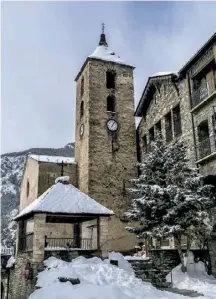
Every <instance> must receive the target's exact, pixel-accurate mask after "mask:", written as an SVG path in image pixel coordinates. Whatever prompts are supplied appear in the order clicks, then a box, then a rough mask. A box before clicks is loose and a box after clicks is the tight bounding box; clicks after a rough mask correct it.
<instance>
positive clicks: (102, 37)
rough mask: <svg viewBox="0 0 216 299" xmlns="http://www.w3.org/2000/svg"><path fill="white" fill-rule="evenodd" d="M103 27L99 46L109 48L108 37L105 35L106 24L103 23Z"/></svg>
mask: <svg viewBox="0 0 216 299" xmlns="http://www.w3.org/2000/svg"><path fill="white" fill-rule="evenodd" d="M101 26H102V30H101V35H100V41H99V46H105V47H108V44H107V42H106V35H105V33H104V29H105V24H104V23H102V24H101Z"/></svg>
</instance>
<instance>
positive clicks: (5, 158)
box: [1, 142, 74, 246]
mask: <svg viewBox="0 0 216 299" xmlns="http://www.w3.org/2000/svg"><path fill="white" fill-rule="evenodd" d="M29 153H31V154H36V155H51V156H65V157H73V156H74V143H73V142H71V143H68V144H67V145H66V146H65V147H62V148H57V149H54V148H31V149H29V150H25V151H20V152H14V153H8V154H4V155H1V233H2V238H1V242H2V244H4V245H7V246H10V245H12V244H13V242H14V240H15V233H16V223H15V222H14V221H12V219H13V217H14V216H15V215H16V214H17V213H18V206H19V187H20V182H21V179H22V175H23V170H24V167H25V161H26V157H27V155H28V154H29Z"/></svg>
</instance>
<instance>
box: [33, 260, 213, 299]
mask: <svg viewBox="0 0 216 299" xmlns="http://www.w3.org/2000/svg"><path fill="white" fill-rule="evenodd" d="M117 255H118V260H119V267H116V266H113V265H110V264H109V263H110V261H109V260H105V261H102V260H101V259H99V258H96V257H95V258H91V259H86V258H84V257H79V258H77V259H75V260H73V261H72V262H69V263H67V262H64V261H62V260H59V259H56V258H54V257H50V258H49V259H48V260H46V261H45V262H44V263H45V265H46V267H47V268H46V269H45V270H44V271H43V272H41V273H40V274H39V275H38V281H37V286H38V287H40V289H38V290H36V291H35V292H34V293H33V294H32V295H31V296H30V297H29V298H28V299H59V298H61V299H74V298H76V299H101V298H103V299H111V298H112V299H186V298H189V297H185V296H182V295H177V294H173V293H169V292H165V291H160V290H157V289H156V288H154V287H153V286H152V285H151V284H150V283H145V282H142V281H141V280H140V279H137V278H136V277H135V276H134V273H133V271H132V270H131V267H130V265H129V264H128V262H127V261H126V260H124V258H123V257H122V256H121V255H120V254H117ZM113 257H114V255H113V254H112V255H111V256H110V258H113ZM115 257H116V256H115ZM122 268H123V269H122ZM58 277H68V278H79V279H80V281H81V283H80V284H78V285H72V284H71V283H70V282H59V280H58ZM213 285H214V284H213ZM184 288H185V286H184ZM199 298H200V299H201V298H202V299H206V298H208V299H209V298H211V299H212V298H213V297H212V296H208V295H207V293H206V296H204V297H199ZM214 298H216V297H214Z"/></svg>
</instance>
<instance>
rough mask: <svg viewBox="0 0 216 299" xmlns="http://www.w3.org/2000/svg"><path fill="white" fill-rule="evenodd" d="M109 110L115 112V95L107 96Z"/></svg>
mask: <svg viewBox="0 0 216 299" xmlns="http://www.w3.org/2000/svg"><path fill="white" fill-rule="evenodd" d="M107 111H110V112H115V99H114V97H111V96H108V97H107Z"/></svg>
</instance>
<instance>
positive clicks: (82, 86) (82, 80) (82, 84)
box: [80, 77, 84, 97]
mask: <svg viewBox="0 0 216 299" xmlns="http://www.w3.org/2000/svg"><path fill="white" fill-rule="evenodd" d="M80 94H81V97H82V96H83V94H84V77H82V79H81V89H80Z"/></svg>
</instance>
